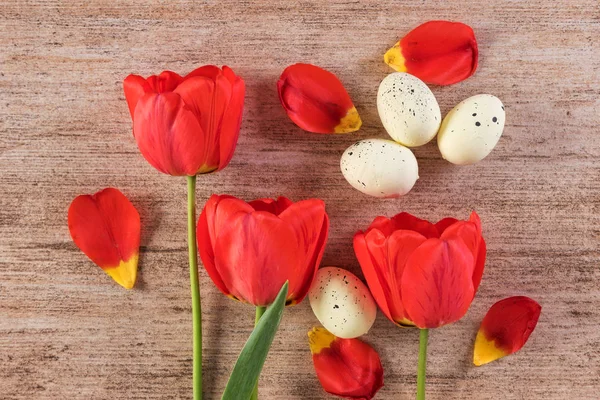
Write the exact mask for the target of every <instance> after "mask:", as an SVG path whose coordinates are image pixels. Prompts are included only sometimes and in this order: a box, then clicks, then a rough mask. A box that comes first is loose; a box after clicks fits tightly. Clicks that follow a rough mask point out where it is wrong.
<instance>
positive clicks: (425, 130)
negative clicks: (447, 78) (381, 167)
mask: <svg viewBox="0 0 600 400" xmlns="http://www.w3.org/2000/svg"><path fill="white" fill-rule="evenodd" d="M377 111H378V112H379V118H381V122H382V123H383V126H384V128H385V130H386V131H387V133H388V134H389V135H390V136H391V137H392V139H394V140H395V141H396V142H398V143H400V144H403V145H404V146H408V147H417V146H422V145H424V144H425V143H427V142H429V141H431V139H433V138H434V137H435V134H436V133H437V131H438V129H439V128H440V123H441V122H442V114H441V112H440V106H439V105H438V102H437V100H436V99H435V96H434V95H433V93H432V92H431V90H429V87H427V85H426V84H425V82H423V81H422V80H420V79H419V78H417V77H415V76H413V75H410V74H407V73H405V72H395V73H392V74H389V75H388V76H386V77H385V78H384V79H383V80H382V81H381V84H380V85H379V91H378V92H377Z"/></svg>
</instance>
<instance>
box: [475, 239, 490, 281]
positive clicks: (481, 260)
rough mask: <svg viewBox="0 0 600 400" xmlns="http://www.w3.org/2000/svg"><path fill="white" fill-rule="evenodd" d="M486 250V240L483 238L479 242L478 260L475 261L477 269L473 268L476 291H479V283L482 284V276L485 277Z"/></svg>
mask: <svg viewBox="0 0 600 400" xmlns="http://www.w3.org/2000/svg"><path fill="white" fill-rule="evenodd" d="M486 251H487V246H486V244H485V240H484V239H483V238H481V242H480V243H479V253H478V254H477V261H476V262H475V269H474V270H473V288H474V289H475V293H477V290H478V289H479V285H480V284H481V278H482V277H483V269H484V266H485V257H486Z"/></svg>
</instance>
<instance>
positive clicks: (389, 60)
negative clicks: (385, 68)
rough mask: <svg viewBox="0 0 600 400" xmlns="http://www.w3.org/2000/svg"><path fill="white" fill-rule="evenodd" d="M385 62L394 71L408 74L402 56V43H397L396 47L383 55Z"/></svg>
mask: <svg viewBox="0 0 600 400" xmlns="http://www.w3.org/2000/svg"><path fill="white" fill-rule="evenodd" d="M383 61H385V63H386V64H387V65H389V66H390V67H392V69H394V70H396V71H398V72H406V65H405V59H404V56H403V55H402V48H401V47H400V42H398V43H396V44H395V45H394V47H392V48H391V49H389V50H388V51H387V52H386V53H385V54H384V55H383Z"/></svg>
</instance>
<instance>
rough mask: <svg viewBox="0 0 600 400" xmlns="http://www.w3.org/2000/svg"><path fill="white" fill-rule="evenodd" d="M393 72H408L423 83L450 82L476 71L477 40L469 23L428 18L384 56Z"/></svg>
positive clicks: (444, 83)
mask: <svg viewBox="0 0 600 400" xmlns="http://www.w3.org/2000/svg"><path fill="white" fill-rule="evenodd" d="M384 60H385V62H386V63H387V64H388V65H389V66H390V67H392V68H393V69H395V70H396V71H401V72H408V73H410V74H412V75H415V76H416V77H418V78H420V79H422V80H423V81H424V82H426V83H430V84H436V85H451V84H453V83H457V82H460V81H462V80H464V79H467V78H468V77H470V76H471V75H473V74H474V73H475V70H476V69H477V62H478V50H477V40H476V39H475V34H474V33H473V29H471V27H470V26H468V25H465V24H462V23H460V22H450V21H430V22H426V23H424V24H422V25H420V26H418V27H417V28H415V29H413V30H412V31H410V32H409V33H408V34H407V35H406V36H405V37H403V38H402V39H401V40H400V41H399V42H398V43H396V45H394V47H392V48H391V49H390V50H388V52H387V53H386V54H385V56H384Z"/></svg>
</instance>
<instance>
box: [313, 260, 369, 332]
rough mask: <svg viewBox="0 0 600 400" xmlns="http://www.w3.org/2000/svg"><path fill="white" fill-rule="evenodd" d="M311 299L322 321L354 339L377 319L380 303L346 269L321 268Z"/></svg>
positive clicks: (323, 323)
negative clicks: (377, 304)
mask: <svg viewBox="0 0 600 400" xmlns="http://www.w3.org/2000/svg"><path fill="white" fill-rule="evenodd" d="M308 299H309V301H310V306H311V308H312V310H313V312H314V313H315V316H316V317H317V319H318V320H319V322H320V323H321V324H322V325H323V326H324V327H325V328H326V329H327V330H328V331H329V332H331V333H333V334H334V335H335V336H337V337H341V338H344V339H352V338H355V337H358V336H361V335H364V334H365V333H367V332H368V331H369V329H371V326H373V323H374V322H375V317H376V315H377V306H376V305H375V301H374V300H373V296H371V292H369V289H368V288H367V286H366V285H365V284H364V283H362V281H361V280H360V279H358V278H357V277H356V275H354V274H353V273H351V272H349V271H346V270H345V269H342V268H337V267H324V268H321V269H319V271H317V276H316V278H315V280H314V282H313V285H312V286H311V288H310V291H309V293H308Z"/></svg>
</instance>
